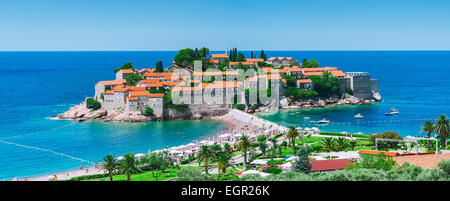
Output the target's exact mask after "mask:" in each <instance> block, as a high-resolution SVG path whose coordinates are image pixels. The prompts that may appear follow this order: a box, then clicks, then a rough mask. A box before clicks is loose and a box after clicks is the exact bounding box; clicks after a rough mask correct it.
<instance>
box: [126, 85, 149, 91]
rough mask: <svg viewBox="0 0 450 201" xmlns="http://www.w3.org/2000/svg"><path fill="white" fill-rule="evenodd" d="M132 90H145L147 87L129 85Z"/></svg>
mask: <svg viewBox="0 0 450 201" xmlns="http://www.w3.org/2000/svg"><path fill="white" fill-rule="evenodd" d="M128 88H129V89H130V90H131V91H145V87H133V86H131V87H128Z"/></svg>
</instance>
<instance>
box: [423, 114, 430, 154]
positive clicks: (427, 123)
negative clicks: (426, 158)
mask: <svg viewBox="0 0 450 201" xmlns="http://www.w3.org/2000/svg"><path fill="white" fill-rule="evenodd" d="M422 131H423V132H426V133H427V136H428V138H430V137H431V133H432V132H433V122H431V121H425V122H424V123H423V125H422ZM427 141H428V145H427V148H428V149H430V140H427Z"/></svg>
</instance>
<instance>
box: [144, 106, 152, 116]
mask: <svg viewBox="0 0 450 201" xmlns="http://www.w3.org/2000/svg"><path fill="white" fill-rule="evenodd" d="M141 114H142V115H144V116H146V117H149V116H152V115H153V109H152V108H151V107H149V106H147V107H146V108H145V110H144V111H141Z"/></svg>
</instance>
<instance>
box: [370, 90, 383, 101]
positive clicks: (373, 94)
mask: <svg viewBox="0 0 450 201" xmlns="http://www.w3.org/2000/svg"><path fill="white" fill-rule="evenodd" d="M372 98H373V99H374V100H375V101H381V95H380V93H379V92H373V91H372Z"/></svg>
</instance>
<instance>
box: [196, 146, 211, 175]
mask: <svg viewBox="0 0 450 201" xmlns="http://www.w3.org/2000/svg"><path fill="white" fill-rule="evenodd" d="M213 157H214V152H213V150H212V148H211V147H210V146H208V145H206V144H204V145H202V146H201V147H200V150H199V152H198V154H197V160H198V162H199V163H200V162H201V161H205V173H206V174H208V163H209V159H210V158H213Z"/></svg>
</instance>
